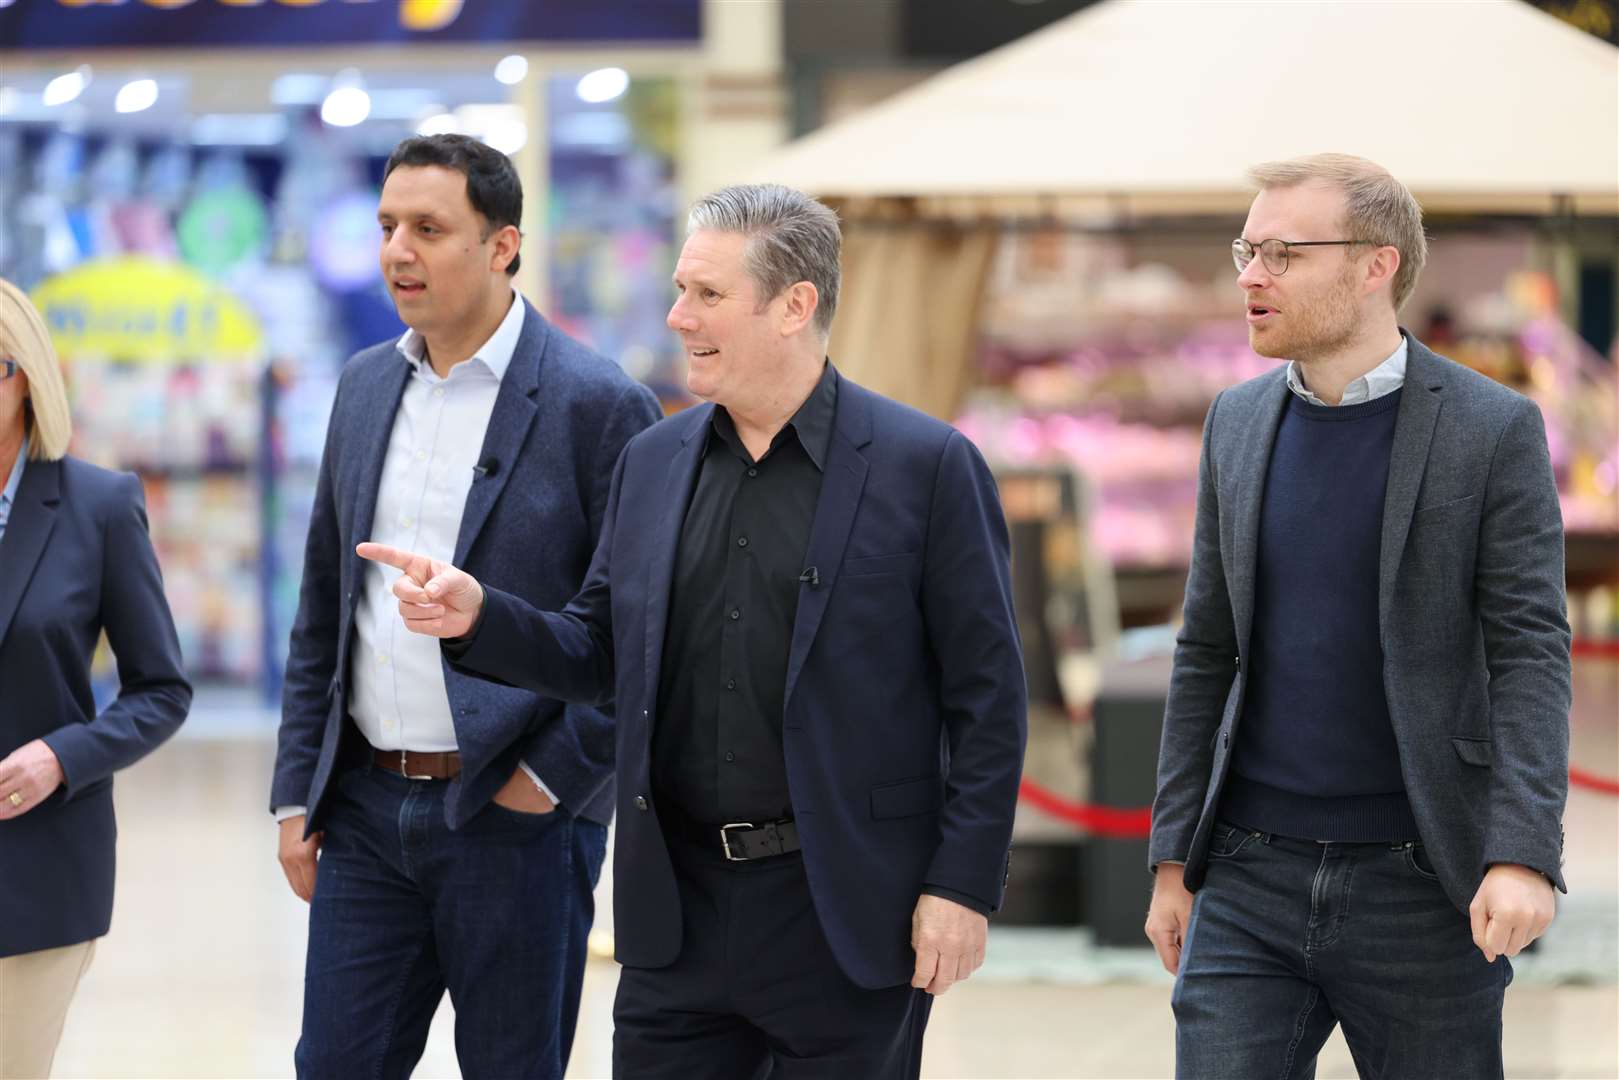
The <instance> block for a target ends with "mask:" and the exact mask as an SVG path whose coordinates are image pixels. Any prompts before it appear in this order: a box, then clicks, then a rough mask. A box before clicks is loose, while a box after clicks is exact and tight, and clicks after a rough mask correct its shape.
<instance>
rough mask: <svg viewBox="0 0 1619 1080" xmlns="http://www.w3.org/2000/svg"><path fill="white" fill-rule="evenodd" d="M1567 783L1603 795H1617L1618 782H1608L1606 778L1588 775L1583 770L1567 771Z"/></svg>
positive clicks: (1618, 789)
mask: <svg viewBox="0 0 1619 1080" xmlns="http://www.w3.org/2000/svg"><path fill="white" fill-rule="evenodd" d="M1568 782H1569V783H1570V784H1573V785H1574V786H1575V787H1582V788H1589V789H1590V790H1592V791H1600V792H1602V793H1603V794H1604V795H1619V780H1609V779H1608V778H1607V777H1606V776H1598V775H1597V774H1596V773H1589V772H1586V771H1585V770H1584V769H1574V768H1571V769H1569V770H1568Z"/></svg>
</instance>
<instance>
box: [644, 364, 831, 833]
mask: <svg viewBox="0 0 1619 1080" xmlns="http://www.w3.org/2000/svg"><path fill="white" fill-rule="evenodd" d="M837 394H838V385H837V373H836V372H835V371H834V370H833V368H832V365H831V364H827V365H826V367H825V369H824V370H823V371H822V373H821V381H820V382H819V383H818V384H816V387H815V389H814V391H812V392H811V393H810V396H809V398H808V399H807V400H806V401H805V402H804V404H803V405H801V406H800V407H799V409H798V412H796V413H794V414H793V418H792V419H791V420H789V421H788V422H787V424H786V426H785V427H783V428H782V429H781V431H779V432H777V433H776V437H775V438H774V439H772V440H771V443H770V449H769V450H768V451H766V452H765V454H764V455H763V456H762V457H760V458H759V460H757V461H755V460H754V459H753V457H752V456H751V455H750V454H749V453H748V451H747V448H746V447H745V446H743V445H742V439H741V437H740V436H738V435H737V431H736V425H735V424H734V423H733V422H732V420H731V417H730V414H728V413H727V412H726V411H725V410H724V409H723V408H716V409H715V410H714V419H713V423H712V425H711V426H710V429H709V431H708V434H707V440H708V441H707V445H706V446H705V447H704V450H703V460H702V464H701V465H699V466H698V471H697V481H696V487H695V488H694V489H693V491H692V496H691V503H690V505H689V506H688V507H687V509H686V519H685V522H684V523H683V524H682V525H681V530H680V547H679V549H678V552H677V554H676V557H675V574H674V583H673V587H672V589H671V592H670V597H669V622H668V629H667V631H666V634H667V636H666V637H665V639H664V649H663V670H662V675H661V677H660V680H659V685H658V715H657V719H656V721H655V724H654V727H653V735H652V782H653V785H654V787H656V788H657V789H658V791H659V792H660V793H661V795H662V796H663V797H665V798H667V799H669V800H671V801H672V802H673V803H674V804H675V805H676V806H677V807H678V808H679V809H680V811H681V812H682V813H684V814H685V815H686V816H688V817H690V818H692V819H695V820H697V821H706V822H715V823H725V822H732V821H771V820H774V819H776V818H784V817H791V816H792V812H793V810H792V799H791V797H790V796H789V795H788V792H787V764H786V759H785V757H784V755H783V753H782V744H781V725H782V711H783V709H784V708H785V705H786V701H785V696H786V692H787V653H788V650H789V649H790V648H791V646H792V640H793V620H794V619H795V618H796V617H797V615H798V592H799V587H800V576H801V575H802V574H803V573H804V571H805V566H804V551H805V549H806V548H807V547H808V545H809V534H810V524H811V522H813V521H814V519H815V503H816V500H817V499H818V498H819V497H820V494H821V471H822V469H823V468H824V467H825V465H826V454H827V448H828V446H829V444H830V442H831V438H832V417H833V414H834V412H835V410H836V407H837Z"/></svg>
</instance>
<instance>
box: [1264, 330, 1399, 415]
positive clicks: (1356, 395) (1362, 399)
mask: <svg viewBox="0 0 1619 1080" xmlns="http://www.w3.org/2000/svg"><path fill="white" fill-rule="evenodd" d="M1409 352H1410V343H1409V342H1408V341H1407V340H1406V337H1405V335H1404V334H1401V335H1400V345H1399V348H1397V349H1395V350H1394V352H1392V353H1390V354H1389V358H1388V359H1387V360H1384V361H1383V362H1382V363H1381V364H1378V365H1377V366H1376V367H1374V368H1373V369H1372V370H1370V371H1368V372H1367V373H1366V374H1364V375H1362V376H1361V377H1360V378H1358V379H1355V380H1354V381H1353V382H1351V383H1350V384H1349V385H1348V386H1346V387H1344V396H1343V400H1342V401H1340V402H1338V404H1339V405H1340V406H1342V405H1363V404H1365V403H1366V402H1368V401H1376V400H1377V399H1378V398H1380V397H1383V396H1384V395H1385V394H1392V393H1394V391H1396V390H1398V389H1399V388H1400V387H1402V386H1404V385H1405V360H1406V355H1407V354H1408V353H1409ZM1287 386H1288V389H1290V390H1292V391H1293V393H1295V394H1297V395H1298V396H1299V397H1301V398H1303V399H1304V400H1305V401H1308V402H1309V403H1310V404H1311V405H1326V404H1327V403H1326V402H1325V401H1322V400H1321V399H1320V398H1318V397H1316V396H1315V394H1313V393H1311V392H1310V388H1309V387H1307V386H1305V385H1304V374H1303V372H1302V371H1300V370H1299V362H1298V361H1297V360H1289V361H1288V362H1287ZM1328 407H1329V408H1330V407H1331V406H1328Z"/></svg>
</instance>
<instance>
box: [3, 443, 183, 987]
mask: <svg viewBox="0 0 1619 1080" xmlns="http://www.w3.org/2000/svg"><path fill="white" fill-rule="evenodd" d="M102 630H106V632H107V640H108V642H109V643H110V644H111V645H112V651H113V655H114V656H115V657H117V660H118V682H119V689H118V697H117V699H116V700H115V701H113V702H112V704H110V705H108V706H107V707H106V708H105V709H103V710H102V711H101V713H100V715H97V713H96V704H95V698H94V696H93V695H92V694H91V690H90V660H91V657H92V656H93V655H94V654H95V649H96V642H97V641H98V640H99V639H100V637H101V632H102ZM190 707H191V684H190V683H188V682H187V681H186V677H185V674H184V672H183V671H182V670H181V666H180V642H179V640H178V639H177V638H176V637H175V633H174V620H173V619H172V618H171V617H170V616H169V605H168V601H167V600H165V599H164V597H163V579H162V576H161V575H160V574H159V572H158V567H157V555H156V554H155V553H154V552H153V551H152V540H151V537H150V536H148V535H147V531H146V503H145V499H144V497H143V495H142V492H141V484H140V481H139V480H138V479H136V478H135V477H134V476H131V475H129V474H128V473H114V472H108V471H107V470H106V469H99V468H97V467H96V466H94V465H90V464H88V463H86V462H83V461H79V460H78V459H76V458H63V459H62V460H61V461H30V462H28V463H27V464H25V465H24V466H23V474H22V483H21V484H20V485H18V488H17V500H16V503H15V504H14V505H13V506H12V508H11V522H10V524H8V525H7V526H6V534H5V536H4V537H0V757H4V756H6V755H7V754H10V753H11V752H12V751H13V750H15V749H17V748H18V747H19V746H22V745H23V744H25V743H30V742H33V741H34V740H35V739H44V740H45V743H46V745H48V746H49V747H50V748H51V750H52V751H53V752H54V753H55V754H56V758H57V760H58V761H60V762H61V764H62V773H63V776H64V777H65V779H64V780H63V782H62V786H61V787H59V788H57V789H56V791H55V793H54V794H52V795H51V796H50V797H49V798H47V799H46V800H45V801H44V802H43V803H41V804H40V805H38V806H36V807H35V808H34V809H32V810H30V811H28V812H27V813H25V814H23V815H22V816H21V817H16V818H12V819H11V820H9V821H0V882H4V883H5V885H4V886H0V956H15V955H17V954H19V953H26V952H35V951H37V950H40V949H52V948H57V947H59V946H62V945H73V944H76V943H78V942H81V941H89V940H91V939H92V938H98V937H101V936H102V935H103V934H105V933H106V932H107V929H108V927H109V926H111V924H112V887H113V838H114V836H115V835H116V834H117V827H116V826H115V824H114V822H113V812H112V774H113V773H114V772H116V771H118V770H119V769H122V768H124V767H125V766H126V765H132V764H134V763H135V762H136V761H139V760H140V759H141V758H143V757H145V756H146V755H147V754H149V753H151V751H152V750H153V749H155V748H156V747H157V746H158V745H159V744H161V743H162V742H163V741H164V740H165V739H167V738H168V737H169V736H170V735H173V734H174V732H175V729H177V728H178V727H179V726H180V724H181V723H182V722H183V721H184V720H185V718H186V712H187V711H188V710H189V709H190Z"/></svg>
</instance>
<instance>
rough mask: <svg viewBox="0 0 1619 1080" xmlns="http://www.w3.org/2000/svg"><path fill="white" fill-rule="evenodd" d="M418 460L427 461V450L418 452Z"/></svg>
mask: <svg viewBox="0 0 1619 1080" xmlns="http://www.w3.org/2000/svg"><path fill="white" fill-rule="evenodd" d="M416 460H417V461H426V460H427V451H426V450H418V451H416Z"/></svg>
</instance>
